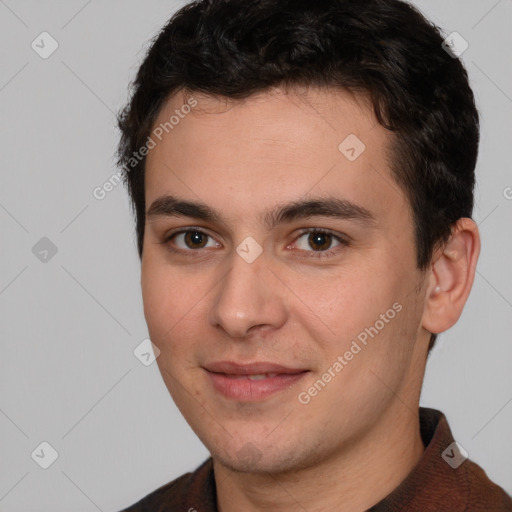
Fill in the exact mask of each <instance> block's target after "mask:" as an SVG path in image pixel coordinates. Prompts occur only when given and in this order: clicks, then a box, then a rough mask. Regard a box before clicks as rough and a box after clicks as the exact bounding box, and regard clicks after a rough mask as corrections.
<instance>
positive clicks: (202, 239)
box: [184, 231, 208, 249]
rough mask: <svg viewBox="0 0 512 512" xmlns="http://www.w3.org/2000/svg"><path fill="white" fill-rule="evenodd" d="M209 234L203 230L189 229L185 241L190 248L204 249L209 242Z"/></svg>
mask: <svg viewBox="0 0 512 512" xmlns="http://www.w3.org/2000/svg"><path fill="white" fill-rule="evenodd" d="M207 239H208V235H206V234H205V233H201V231H187V232H186V233H185V237H184V241H185V244H186V245H187V247H188V248H189V249H202V248H203V247H204V246H205V245H206V243H207Z"/></svg>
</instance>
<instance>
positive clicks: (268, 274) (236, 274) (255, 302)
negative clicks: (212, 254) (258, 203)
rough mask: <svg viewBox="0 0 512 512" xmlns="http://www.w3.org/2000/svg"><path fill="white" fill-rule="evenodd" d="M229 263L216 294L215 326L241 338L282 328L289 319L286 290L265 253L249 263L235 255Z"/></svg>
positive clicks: (211, 316) (212, 314) (212, 319)
mask: <svg viewBox="0 0 512 512" xmlns="http://www.w3.org/2000/svg"><path fill="white" fill-rule="evenodd" d="M229 264H230V268H229V270H228V271H225V272H226V274H225V276H224V278H223V279H222V280H221V281H220V283H219V284H218V286H216V287H215V289H214V292H213V293H214V294H213V301H212V306H211V308H210V312H209V321H210V323H211V325H213V326H215V327H217V328H221V329H223V330H224V331H225V332H226V333H227V334H229V335H230V336H231V337H233V338H238V339H241V338H247V337H249V336H250V335H251V334H252V333H253V332H255V331H259V330H263V331H267V330H273V329H278V328H280V327H281V326H282V325H283V324H284V323H285V322H286V318H287V308H286V304H285V290H286V289H285V288H284V286H283V284H282V282H281V281H280V280H279V279H278V278H277V277H276V276H275V272H273V271H272V270H271V269H270V268H269V266H268V264H267V263H266V260H265V257H264V253H263V254H261V255H260V256H259V257H258V258H257V259H256V260H255V261H253V262H252V263H248V262H247V261H245V260H244V259H243V258H241V257H240V256H239V255H238V254H237V253H235V252H234V253H233V256H232V257H231V259H230V262H229Z"/></svg>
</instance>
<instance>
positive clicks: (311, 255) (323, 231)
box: [161, 227, 350, 258]
mask: <svg viewBox="0 0 512 512" xmlns="http://www.w3.org/2000/svg"><path fill="white" fill-rule="evenodd" d="M190 232H197V233H200V234H202V235H205V236H207V237H209V238H213V237H212V236H211V235H209V234H208V233H206V232H205V231H203V230H202V229H200V228H194V227H190V228H187V229H181V230H179V231H175V232H174V233H170V234H169V235H167V236H166V237H165V239H164V240H163V241H162V242H161V243H162V244H164V245H167V246H168V247H167V248H168V250H169V251H170V252H172V253H173V254H181V255H183V254H187V255H190V256H192V255H193V257H200V256H201V254H200V253H201V252H203V251H201V249H187V250H185V249H176V248H174V247H172V245H171V244H170V242H171V240H172V239H173V238H175V237H176V236H178V235H181V234H184V233H185V234H186V233H190ZM311 233H320V234H326V235H330V236H332V237H333V238H334V239H335V240H336V241H337V242H339V244H340V245H339V246H336V247H334V248H333V249H328V250H325V251H305V250H302V249H299V251H301V252H305V253H309V255H308V256H304V257H305V258H328V257H331V256H334V255H335V253H337V252H338V248H339V247H341V246H342V247H348V246H350V242H349V241H348V239H346V238H344V237H342V236H340V235H339V234H336V233H335V232H334V231H331V230H329V229H325V228H308V229H304V230H302V231H301V232H300V234H299V235H298V236H297V237H296V239H295V240H294V242H296V241H297V240H298V239H300V238H301V237H303V236H304V235H307V234H311ZM193 253H197V254H193Z"/></svg>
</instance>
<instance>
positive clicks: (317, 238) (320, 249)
mask: <svg viewBox="0 0 512 512" xmlns="http://www.w3.org/2000/svg"><path fill="white" fill-rule="evenodd" d="M294 245H295V247H296V248H297V249H299V250H301V251H306V252H312V253H320V254H318V255H315V256H320V257H321V256H324V255H325V256H328V255H331V254H332V253H335V252H337V250H336V248H337V247H339V246H348V245H349V242H348V241H347V240H345V239H344V238H342V237H341V236H339V235H335V234H334V233H331V232H330V231H328V230H324V229H318V228H315V229H310V230H308V231H304V232H303V233H302V234H301V235H300V236H299V237H298V238H297V240H296V242H295V243H294Z"/></svg>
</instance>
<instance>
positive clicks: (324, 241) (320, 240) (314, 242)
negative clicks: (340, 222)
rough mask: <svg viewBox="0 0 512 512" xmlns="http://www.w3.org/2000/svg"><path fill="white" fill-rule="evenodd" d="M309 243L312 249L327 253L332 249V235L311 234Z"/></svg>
mask: <svg viewBox="0 0 512 512" xmlns="http://www.w3.org/2000/svg"><path fill="white" fill-rule="evenodd" d="M308 243H309V245H310V247H311V248H312V249H315V250H317V251H326V250H328V249H330V246H331V243H332V235H330V234H329V233H318V232H317V233H309V236H308Z"/></svg>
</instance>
